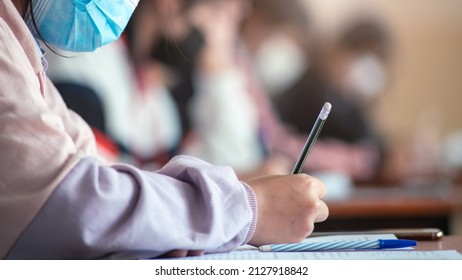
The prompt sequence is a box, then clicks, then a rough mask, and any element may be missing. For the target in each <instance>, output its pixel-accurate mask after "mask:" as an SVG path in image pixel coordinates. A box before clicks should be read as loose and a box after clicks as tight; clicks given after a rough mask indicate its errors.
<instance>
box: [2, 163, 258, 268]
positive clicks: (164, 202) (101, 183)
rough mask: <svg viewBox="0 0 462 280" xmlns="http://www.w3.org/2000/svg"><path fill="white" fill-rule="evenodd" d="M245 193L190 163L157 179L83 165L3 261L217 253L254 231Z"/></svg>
mask: <svg viewBox="0 0 462 280" xmlns="http://www.w3.org/2000/svg"><path fill="white" fill-rule="evenodd" d="M256 211H257V208H256V200H255V195H254V193H253V191H252V190H251V189H250V188H249V187H248V186H247V185H245V184H243V183H241V182H239V181H238V179H237V178H236V176H235V174H234V172H233V171H232V169H231V168H229V167H217V166H212V165H210V164H208V163H206V162H203V161H201V160H198V159H196V158H193V157H187V156H180V157H176V158H174V159H172V160H171V161H170V162H169V163H168V164H167V165H165V166H164V167H163V168H162V169H160V170H159V171H157V172H146V171H141V170H138V169H136V168H133V167H131V166H127V165H117V166H112V167H105V166H101V165H99V164H98V163H97V161H96V160H94V159H91V158H87V159H83V160H82V161H81V162H80V163H79V164H78V165H77V166H76V167H75V168H74V169H73V170H72V171H71V172H70V173H69V174H68V175H67V177H66V178H65V179H64V180H63V181H62V183H61V184H60V185H59V187H58V188H57V189H56V191H55V192H54V193H53V194H52V196H51V197H50V199H49V200H48V201H47V203H46V204H45V206H44V207H43V208H42V209H41V211H40V212H39V213H38V215H37V216H36V217H35V219H34V220H33V221H32V223H31V224H30V225H29V227H28V228H27V229H26V230H25V232H24V233H23V234H22V235H21V237H20V238H19V240H17V242H16V244H15V245H14V246H13V248H12V250H11V251H10V253H9V255H8V256H7V258H9V259H63V258H65V259H95V258H123V259H127V258H154V257H158V256H160V255H162V254H164V253H166V252H168V251H171V250H174V249H183V250H206V252H225V251H230V250H232V249H234V248H236V247H237V246H239V245H241V244H244V243H246V242H247V241H248V240H249V239H250V238H251V237H252V235H253V232H254V229H255V224H256V217H257V214H256Z"/></svg>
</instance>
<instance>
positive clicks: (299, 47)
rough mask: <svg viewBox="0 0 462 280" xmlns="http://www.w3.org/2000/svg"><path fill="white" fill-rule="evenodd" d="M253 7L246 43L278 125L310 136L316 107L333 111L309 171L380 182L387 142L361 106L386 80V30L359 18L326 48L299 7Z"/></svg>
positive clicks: (293, 2)
mask: <svg viewBox="0 0 462 280" xmlns="http://www.w3.org/2000/svg"><path fill="white" fill-rule="evenodd" d="M252 3H253V9H252V12H251V13H249V14H248V16H247V17H246V19H245V20H244V24H243V28H242V37H243V39H244V42H245V44H246V46H247V48H248V49H249V51H250V53H251V55H252V60H253V63H254V65H255V69H256V73H257V74H258V76H259V78H260V79H261V81H262V84H263V85H264V87H265V89H266V93H268V95H269V96H270V98H271V100H272V103H273V105H274V107H275V109H276V111H277V112H278V115H279V116H280V118H281V121H282V122H283V123H285V124H286V125H287V126H289V127H292V128H293V129H294V130H295V131H296V132H298V133H301V134H306V133H309V132H310V131H311V128H312V123H311V122H309V121H307V120H314V119H315V118H316V117H317V114H318V113H317V110H318V108H320V107H321V106H322V105H323V104H324V102H326V101H329V102H331V103H332V105H333V108H334V110H332V112H331V114H330V115H329V121H328V122H326V124H325V126H324V127H323V131H322V133H321V135H320V138H319V141H318V143H317V144H316V146H315V148H314V149H313V152H312V153H311V156H310V159H311V161H310V168H312V169H311V170H312V171H321V172H323V171H324V172H339V173H341V174H344V175H347V176H348V177H350V178H351V179H352V180H354V181H356V182H362V181H367V180H371V179H375V176H376V175H377V172H378V171H379V170H380V164H381V149H382V140H381V139H380V137H379V135H378V133H377V132H376V131H375V130H374V126H373V123H371V122H370V121H369V120H368V118H367V114H366V111H367V109H368V107H369V106H368V105H369V104H365V102H364V101H365V99H366V97H367V99H369V100H372V99H374V98H376V97H377V95H378V94H380V93H381V92H382V91H383V88H382V86H384V85H385V82H386V79H385V77H384V74H386V73H387V71H386V70H387V68H386V67H384V66H386V62H387V59H386V56H387V54H386V53H387V52H389V46H388V45H389V38H388V34H387V32H386V28H385V26H382V25H381V24H380V22H379V21H378V20H365V19H360V18H355V20H354V21H353V22H352V24H351V25H346V26H345V29H344V30H342V31H344V32H342V34H340V35H341V37H340V39H339V40H338V41H337V42H336V44H333V43H331V44H327V43H325V41H326V40H325V39H323V37H322V36H319V34H318V33H317V31H316V30H315V28H314V27H313V24H312V23H311V21H312V20H311V18H310V17H309V14H308V13H307V12H306V7H305V6H304V5H303V4H302V3H301V1H298V0H290V1H284V2H282V1H278V0H253V1H252ZM287 65H290V67H287ZM363 97H364V98H363ZM369 103H370V102H369Z"/></svg>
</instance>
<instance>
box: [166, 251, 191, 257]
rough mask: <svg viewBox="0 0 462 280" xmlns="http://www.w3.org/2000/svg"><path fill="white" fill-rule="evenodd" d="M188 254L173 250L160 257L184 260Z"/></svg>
mask: <svg viewBox="0 0 462 280" xmlns="http://www.w3.org/2000/svg"><path fill="white" fill-rule="evenodd" d="M187 254H188V251H186V250H172V251H170V252H167V253H165V254H163V255H161V256H160V258H184V257H186V255H187Z"/></svg>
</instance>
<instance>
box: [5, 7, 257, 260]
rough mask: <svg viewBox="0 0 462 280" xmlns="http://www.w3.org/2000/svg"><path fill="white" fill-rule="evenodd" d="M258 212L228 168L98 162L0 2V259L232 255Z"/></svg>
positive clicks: (21, 26)
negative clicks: (184, 253) (196, 253)
mask: <svg viewBox="0 0 462 280" xmlns="http://www.w3.org/2000/svg"><path fill="white" fill-rule="evenodd" d="M256 212H257V208H256V200H255V194H254V193H253V192H252V190H251V189H250V188H249V187H248V186H246V185H245V184H244V183H242V182H239V180H238V179H237V178H236V175H235V174H234V172H233V170H232V169H230V168H229V167H219V166H212V165H210V164H208V163H206V162H204V161H201V160H198V159H196V158H193V157H186V156H182V157H176V158H174V159H172V160H171V161H170V162H169V163H168V164H167V165H165V166H164V167H163V168H162V169H160V170H159V171H157V172H146V171H142V170H139V169H136V168H134V167H131V166H127V165H122V164H109V163H107V162H105V161H104V160H102V159H101V158H100V157H99V156H98V155H97V153H96V145H95V140H94V138H93V135H92V133H91V130H90V129H89V127H88V126H87V125H86V124H85V122H84V121H83V120H82V119H81V118H79V117H78V116H77V115H76V114H74V113H73V112H71V111H69V110H67V108H66V106H65V105H64V103H63V101H62V100H61V98H60V96H59V93H58V92H57V91H56V89H55V87H54V86H53V84H52V83H51V82H50V81H49V79H48V78H47V77H46V75H45V73H44V71H43V66H42V63H41V58H40V55H39V53H38V51H37V45H36V42H35V39H34V38H33V36H32V34H31V33H30V31H29V29H28V28H27V26H26V24H25V23H24V21H23V19H22V18H21V16H20V15H19V13H18V12H17V10H16V8H15V7H14V5H13V4H12V2H11V0H2V1H1V2H0V258H7V259H62V258H66V259H89V258H124V259H126V258H147V257H157V256H159V255H161V254H163V253H165V252H168V251H170V250H174V249H184V250H206V251H208V252H218V251H220V252H222V251H229V250H232V249H234V248H235V247H237V246H239V245H241V244H244V243H246V242H247V241H248V240H249V239H250V238H251V237H252V235H253V232H254V230H255V224H256V217H257V213H256Z"/></svg>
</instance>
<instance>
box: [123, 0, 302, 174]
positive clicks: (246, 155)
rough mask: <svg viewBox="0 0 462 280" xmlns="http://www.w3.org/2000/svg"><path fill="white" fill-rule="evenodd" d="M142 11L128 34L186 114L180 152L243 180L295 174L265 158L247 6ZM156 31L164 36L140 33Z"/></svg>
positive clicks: (188, 4)
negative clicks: (245, 46)
mask: <svg viewBox="0 0 462 280" xmlns="http://www.w3.org/2000/svg"><path fill="white" fill-rule="evenodd" d="M140 5H142V7H143V8H141V9H138V10H137V11H136V12H135V14H134V17H133V19H132V21H131V23H130V24H129V26H128V29H127V31H128V34H129V35H128V37H129V38H130V40H129V41H130V42H131V44H132V46H133V47H132V49H133V50H134V52H135V54H134V55H133V56H134V57H136V58H137V59H136V63H138V64H143V63H146V61H148V60H154V61H158V62H160V63H161V64H162V65H163V69H164V75H165V77H166V83H167V84H168V85H169V89H170V90H171V93H172V96H173V98H174V100H175V101H176V105H177V107H178V110H179V112H180V119H181V124H182V133H183V141H182V143H181V145H180V147H179V149H178V151H179V152H180V153H186V154H192V155H195V156H198V157H200V158H202V159H205V160H207V161H210V162H213V163H215V164H221V165H230V166H232V167H233V168H235V169H236V170H237V171H238V173H239V174H240V176H241V178H246V177H253V176H256V175H262V174H275V173H276V174H278V173H279V174H280V173H282V174H287V173H289V172H290V168H291V165H292V164H293V163H292V162H290V163H289V162H288V161H286V160H285V159H283V158H282V157H273V156H269V153H268V151H267V147H266V144H265V141H266V140H264V137H265V136H264V132H262V125H261V120H262V116H261V114H260V112H259V111H258V108H257V106H256V104H257V102H258V101H256V100H255V99H256V98H258V97H255V95H254V94H252V93H251V92H252V91H253V89H252V83H251V81H250V80H249V77H248V75H247V71H248V70H247V69H246V67H247V66H246V61H245V59H243V58H244V56H243V52H242V50H241V49H240V46H239V38H238V35H239V27H240V23H241V21H242V18H243V17H244V15H245V13H246V12H247V11H248V3H247V1H240V0H237V1H228V0H223V1H207V0H204V1H194V0H192V1H191V0H184V1H156V0H153V1H144V2H142V3H140ZM153 15H156V16H155V17H153ZM152 25H155V26H157V27H158V28H156V29H150V28H149V27H148V28H137V26H152ZM147 38H149V39H147ZM263 102H266V101H265V100H263ZM299 152H300V148H298V147H297V153H299Z"/></svg>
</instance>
